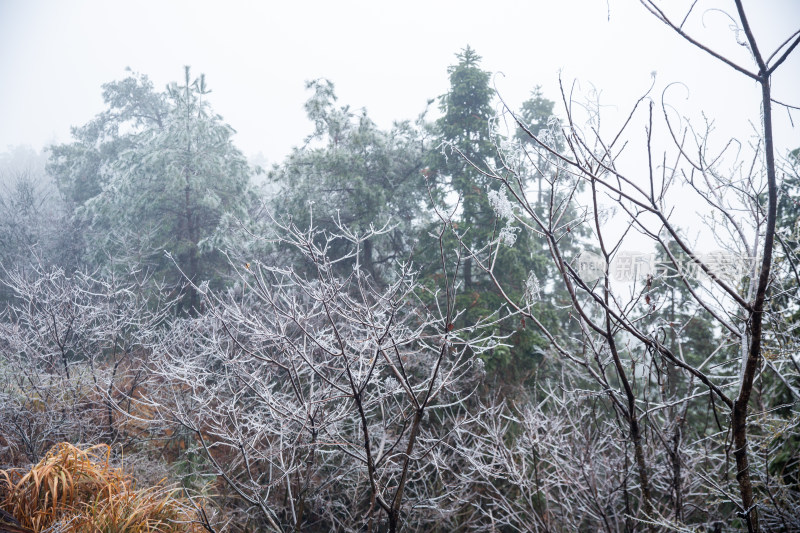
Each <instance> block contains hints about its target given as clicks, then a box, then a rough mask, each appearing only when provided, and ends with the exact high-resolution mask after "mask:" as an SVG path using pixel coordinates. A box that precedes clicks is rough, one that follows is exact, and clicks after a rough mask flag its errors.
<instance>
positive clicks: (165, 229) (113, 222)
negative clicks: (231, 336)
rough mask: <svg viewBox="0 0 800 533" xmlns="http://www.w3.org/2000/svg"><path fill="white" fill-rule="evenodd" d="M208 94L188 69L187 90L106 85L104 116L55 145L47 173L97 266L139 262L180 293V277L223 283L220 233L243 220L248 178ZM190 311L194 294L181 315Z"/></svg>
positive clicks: (145, 83)
mask: <svg viewBox="0 0 800 533" xmlns="http://www.w3.org/2000/svg"><path fill="white" fill-rule="evenodd" d="M209 92H210V91H209V90H208V89H207V88H206V85H205V79H204V77H203V76H201V77H200V78H199V79H194V80H192V78H191V76H190V73H189V69H188V67H187V68H186V72H185V79H184V83H183V84H181V85H178V84H176V83H173V84H171V85H170V86H169V87H168V88H167V91H166V92H163V93H155V92H154V91H153V87H152V84H151V83H150V82H149V80H147V78H146V77H145V76H131V77H129V78H127V79H125V80H123V81H121V82H116V83H111V84H107V85H105V86H104V92H103V96H104V99H105V101H106V103H107V104H108V106H109V109H108V110H107V111H105V112H103V113H101V114H100V115H98V116H97V117H96V118H95V119H94V120H93V121H91V122H89V123H88V124H87V125H85V126H83V127H82V128H76V129H75V130H74V132H73V133H74V135H75V137H76V141H75V142H74V143H72V144H69V145H63V146H60V147H55V148H53V155H52V159H51V164H50V167H49V168H50V171H51V172H53V173H54V174H55V175H56V177H57V179H58V182H59V186H60V187H61V188H62V191H64V194H65V195H67V196H68V197H70V198H72V200H73V201H74V202H75V204H76V208H77V209H76V215H77V218H78V220H80V221H81V222H82V223H83V224H84V226H85V227H86V229H87V240H88V242H87V252H88V256H89V257H90V259H91V261H92V262H93V263H94V264H96V265H103V266H105V267H111V268H113V267H114V266H115V265H122V267H123V268H124V269H127V268H129V267H128V266H127V265H130V264H131V263H134V264H138V265H142V264H144V265H147V266H149V268H150V269H151V270H152V271H153V272H155V273H157V274H158V275H159V276H160V277H164V278H165V279H166V281H167V282H168V284H169V285H170V286H171V287H173V288H175V289H176V290H179V289H180V287H181V286H182V284H183V279H184V276H185V277H186V278H188V279H189V280H190V281H191V282H192V283H195V284H199V283H201V282H202V281H205V280H212V281H214V280H217V281H219V279H220V274H221V272H222V271H224V269H225V265H226V260H225V258H224V255H223V254H222V253H221V252H220V251H219V250H218V248H217V246H216V244H217V242H218V241H219V239H220V238H221V237H220V235H219V232H218V229H219V227H220V224H221V222H222V221H223V219H225V218H227V217H236V216H244V215H245V214H246V210H247V207H248V204H249V202H250V201H251V198H250V193H249V172H250V171H249V167H248V165H247V161H246V159H245V158H244V156H243V155H242V153H241V152H239V150H238V149H236V147H235V146H234V145H233V142H232V135H233V133H234V130H233V128H231V127H230V126H228V125H227V124H225V123H224V122H223V121H222V118H221V117H220V116H218V115H216V114H214V113H213V111H212V110H211V109H210V106H209V105H208V102H207V100H206V95H207V94H208V93H209ZM165 251H166V252H168V253H170V254H171V255H172V257H173V258H174V261H175V263H176V264H177V267H178V268H175V265H173V264H172V261H171V260H169V259H167V258H165V257H164V252H165ZM196 304H197V299H196V294H195V291H194V290H193V289H191V288H190V289H189V290H188V292H187V299H186V300H185V302H184V308H185V309H191V308H193V307H194V306H195V305H196Z"/></svg>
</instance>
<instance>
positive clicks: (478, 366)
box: [472, 357, 486, 376]
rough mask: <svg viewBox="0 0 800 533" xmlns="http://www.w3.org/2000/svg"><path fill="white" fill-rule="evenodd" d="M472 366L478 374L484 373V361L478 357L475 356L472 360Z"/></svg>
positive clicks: (482, 374)
mask: <svg viewBox="0 0 800 533" xmlns="http://www.w3.org/2000/svg"><path fill="white" fill-rule="evenodd" d="M472 368H474V369H475V373H476V374H478V375H479V376H484V375H486V363H485V362H484V361H483V359H481V358H480V357H475V358H474V359H473V360H472Z"/></svg>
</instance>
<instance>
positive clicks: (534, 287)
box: [523, 271, 542, 305]
mask: <svg viewBox="0 0 800 533" xmlns="http://www.w3.org/2000/svg"><path fill="white" fill-rule="evenodd" d="M523 297H524V298H525V302H526V303H527V304H528V305H532V304H533V303H535V302H538V301H539V300H540V299H541V297H542V286H541V285H539V278H537V277H536V274H534V273H533V271H531V273H530V274H528V279H527V280H525V294H524V296H523Z"/></svg>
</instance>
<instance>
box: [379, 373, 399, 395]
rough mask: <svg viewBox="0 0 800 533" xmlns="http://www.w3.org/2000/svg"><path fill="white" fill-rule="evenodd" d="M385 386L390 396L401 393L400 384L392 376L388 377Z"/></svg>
mask: <svg viewBox="0 0 800 533" xmlns="http://www.w3.org/2000/svg"><path fill="white" fill-rule="evenodd" d="M383 384H384V385H385V386H386V392H388V393H389V394H394V393H396V392H400V383H398V382H397V380H396V379H394V378H393V377H392V376H388V377H387V378H386V379H385V380H384V382H383Z"/></svg>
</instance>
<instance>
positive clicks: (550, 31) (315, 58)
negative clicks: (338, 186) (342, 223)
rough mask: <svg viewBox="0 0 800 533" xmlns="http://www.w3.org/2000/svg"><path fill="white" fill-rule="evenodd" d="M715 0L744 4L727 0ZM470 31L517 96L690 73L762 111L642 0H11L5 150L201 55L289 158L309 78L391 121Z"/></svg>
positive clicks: (630, 91) (713, 91) (786, 14)
mask: <svg viewBox="0 0 800 533" xmlns="http://www.w3.org/2000/svg"><path fill="white" fill-rule="evenodd" d="M667 3H668V4H675V3H676V2H675V0H669V2H665V4H667ZM677 3H679V4H684V3H685V2H677ZM706 4H707V7H710V6H713V5H715V4H719V5H721V6H727V7H728V8H729V9H733V8H732V7H731V6H732V2H730V1H727V2H724V1H718V2H706ZM702 5H703V3H702V2H701V6H702ZM707 7H706V8H704V9H698V10H697V15H698V16H697V17H696V23H695V24H693V25H692V26H691V27H692V29H693V30H696V31H695V33H696V34H697V35H698V36H699V37H700V38H701V39H703V40H704V41H706V42H709V43H712V44H713V45H714V46H715V47H717V48H718V49H719V50H720V51H722V52H728V53H733V55H734V57H737V58H738V59H739V61H740V62H741V63H743V64H746V65H750V64H751V61H749V58H748V56H747V53H746V51H745V49H744V48H742V47H740V46H737V45H736V42H735V37H734V34H733V33H732V32H731V31H730V30H729V28H728V26H729V21H728V20H727V19H726V18H725V17H724V16H723V15H721V14H719V13H717V12H713V11H705V9H707ZM745 7H746V9H748V12H749V14H750V16H751V22H752V25H753V27H754V31H755V33H756V35H757V36H758V37H759V38H760V40H761V43H762V45H761V47H762V50H769V51H770V52H771V49H772V48H774V47H775V46H776V45H777V44H778V43H779V42H780V41H782V40H783V39H784V38H785V37H787V36H788V35H789V34H791V32H792V31H794V30H796V29H797V28H798V27H800V1H798V0H759V1H756V0H750V1H746V3H745ZM704 11H705V14H703V13H704ZM609 15H610V17H609ZM701 17H702V18H701ZM701 22H704V23H705V27H703V25H702V24H701ZM466 44H470V45H471V46H472V47H473V48H475V49H476V50H477V52H478V53H479V54H480V55H482V56H483V58H484V61H483V67H484V68H485V69H487V70H490V71H492V72H502V73H503V74H504V76H497V77H496V83H497V87H498V89H499V90H500V91H501V92H502V93H503V95H504V96H505V97H506V98H507V100H508V101H509V102H511V103H512V104H513V105H518V104H519V103H520V102H522V101H523V100H524V99H525V98H526V97H527V95H528V93H529V91H530V90H531V89H532V88H533V86H534V85H536V84H541V85H543V87H544V91H545V95H546V96H548V97H549V98H551V99H558V98H559V94H558V92H557V80H558V73H559V70H562V76H563V78H564V79H565V81H566V82H568V83H571V81H572V80H573V79H576V78H577V79H579V80H581V82H582V84H581V87H582V88H584V89H586V88H588V87H589V84H588V83H589V82H591V83H592V84H593V85H594V86H596V87H598V88H600V89H602V95H603V100H604V101H605V102H607V103H609V104H611V105H612V107H610V108H608V109H609V111H610V112H613V111H614V110H615V109H619V110H620V115H622V112H623V111H625V110H626V109H627V107H628V105H629V103H631V102H632V101H633V100H634V99H635V98H636V97H637V96H639V95H640V94H641V92H642V91H643V90H645V89H646V88H647V87H648V86H649V84H650V73H651V71H657V72H658V77H657V80H658V83H657V89H656V93H655V95H657V96H658V95H660V92H661V88H662V87H663V86H664V85H666V84H667V83H670V82H674V81H681V82H684V83H685V84H686V85H687V87H688V89H689V92H688V93H687V92H686V91H685V90H677V89H676V90H675V92H673V93H672V94H673V95H674V97H673V99H672V102H673V103H674V104H676V105H678V106H679V107H680V108H681V110H682V111H684V112H685V113H687V114H689V115H690V116H695V117H696V116H698V115H697V112H698V110H701V109H702V110H704V111H705V112H706V114H707V115H708V116H712V117H716V118H717V120H718V129H719V130H720V131H722V132H724V133H726V134H727V133H728V132H730V133H731V134H734V135H746V134H747V133H748V131H749V130H748V125H747V121H748V120H753V121H756V122H757V121H758V112H759V111H758V96H759V94H758V88H757V86H756V85H755V83H753V82H752V81H750V80H748V79H746V78H744V77H742V76H741V75H738V74H736V73H734V72H732V71H731V70H730V69H729V68H728V67H725V66H723V65H721V64H719V63H718V62H717V61H715V60H714V59H712V58H710V57H708V56H706V55H704V54H703V53H702V52H700V51H698V50H696V49H694V48H693V47H692V46H691V45H688V44H686V43H684V42H682V41H681V39H680V38H678V37H677V36H675V35H673V34H672V33H671V32H670V31H669V30H668V29H667V28H666V27H665V26H663V25H661V24H659V23H657V22H656V21H655V20H654V19H653V17H652V16H650V15H649V14H648V13H647V12H646V11H645V9H644V8H643V7H642V6H641V5H639V3H638V2H636V1H633V0H608V2H606V1H604V0H561V1H555V0H531V1H527V2H523V1H497V0H496V1H493V2H491V3H489V2H481V1H474V0H470V1H463V0H462V1H436V0H428V1H425V2H420V1H416V0H410V1H404V2H391V3H389V2H381V1H371V2H370V1H353V0H347V1H335V2H332V1H304V2H286V1H282V2H242V1H230V0H228V1H225V2H199V1H181V2H178V1H163V0H162V1H141V0H140V1H136V2H133V1H127V2H119V1H88V0H87V1H71V0H70V1H56V0H53V1H43V0H0V50H1V51H2V52H0V150H4V149H5V148H6V147H7V146H9V145H18V144H29V145H31V146H33V147H34V148H36V149H40V148H42V147H43V146H44V145H46V144H48V143H50V142H53V141H54V140H55V141H58V142H66V141H68V140H69V127H70V126H72V125H80V124H84V123H86V122H87V121H88V120H89V119H91V118H92V117H93V116H94V115H95V114H96V113H97V112H99V111H101V110H102V109H103V103H102V99H101V88H100V86H101V84H103V83H105V82H108V81H112V80H116V79H122V78H123V77H124V76H125V71H124V69H125V67H126V66H129V67H131V68H132V69H134V70H136V71H139V72H142V73H144V74H147V75H148V76H150V78H151V79H152V80H153V81H154V83H155V84H156V87H159V88H160V87H163V86H164V85H166V84H167V83H168V82H170V81H173V80H179V79H181V76H182V67H183V65H191V66H192V68H193V72H194V73H195V74H199V73H201V72H203V73H205V74H206V79H207V82H208V84H209V86H210V87H211V89H212V90H213V91H214V92H213V94H212V97H211V101H212V104H213V106H214V108H215V110H216V111H217V112H218V113H220V114H221V115H223V117H224V118H225V120H226V121H227V122H228V123H229V124H230V125H231V126H233V127H234V128H235V129H236V130H237V131H238V134H237V136H236V138H235V141H236V144H237V146H239V148H240V149H242V150H243V151H244V152H245V153H246V154H248V155H250V156H253V155H255V154H258V153H259V152H262V153H263V154H264V155H265V156H266V157H267V159H268V160H269V161H270V162H278V161H280V160H281V159H282V158H283V156H284V155H286V154H287V153H288V152H289V150H290V148H291V147H292V146H295V145H298V144H300V143H301V142H302V139H303V137H304V136H305V135H307V134H308V133H309V132H310V130H311V126H310V124H308V123H307V121H306V120H305V116H304V112H303V109H302V104H303V102H304V101H305V99H306V97H307V93H306V92H305V91H304V81H305V80H307V79H312V78H316V77H327V78H329V79H331V80H332V81H333V82H334V83H335V84H336V88H337V94H338V95H339V100H340V102H341V103H346V104H350V105H352V106H353V107H354V108H361V107H366V108H367V110H368V111H369V113H370V115H371V116H372V117H373V119H375V120H376V121H377V122H378V124H380V125H381V126H389V125H390V124H391V121H392V120H395V119H407V118H414V117H416V116H417V115H418V114H419V112H420V111H422V109H424V107H425V104H426V101H427V100H428V99H429V98H433V97H435V96H438V95H440V94H442V93H443V92H445V91H446V89H447V86H448V82H447V72H446V69H447V66H448V65H450V64H452V63H454V61H455V57H454V54H455V53H456V52H457V51H458V50H459V49H461V48H463V47H464V46H465V45H466ZM768 53H769V52H768ZM798 89H800V50H797V51H795V54H794V56H793V58H792V59H791V60H790V61H789V62H787V63H786V64H785V65H784V66H783V68H782V70H781V72H780V73H779V75H778V76H776V78H775V82H774V92H775V94H774V96H775V98H778V99H782V100H784V101H787V102H788V103H792V104H794V105H800V90H798ZM687 94H688V96H689V99H688V100H686V99H685V98H686V96H687ZM777 114H778V124H777V126H778V130H777V131H778V136H777V137H778V138H777V143H778V146H779V147H780V148H782V149H784V148H789V147H795V146H800V130H798V129H792V128H790V127H789V125H788V123H789V121H788V119H787V113H786V112H785V111H783V110H778V113H777ZM794 119H795V121H796V122H798V121H800V113H798V112H795V116H794ZM737 132H738V133H737Z"/></svg>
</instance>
